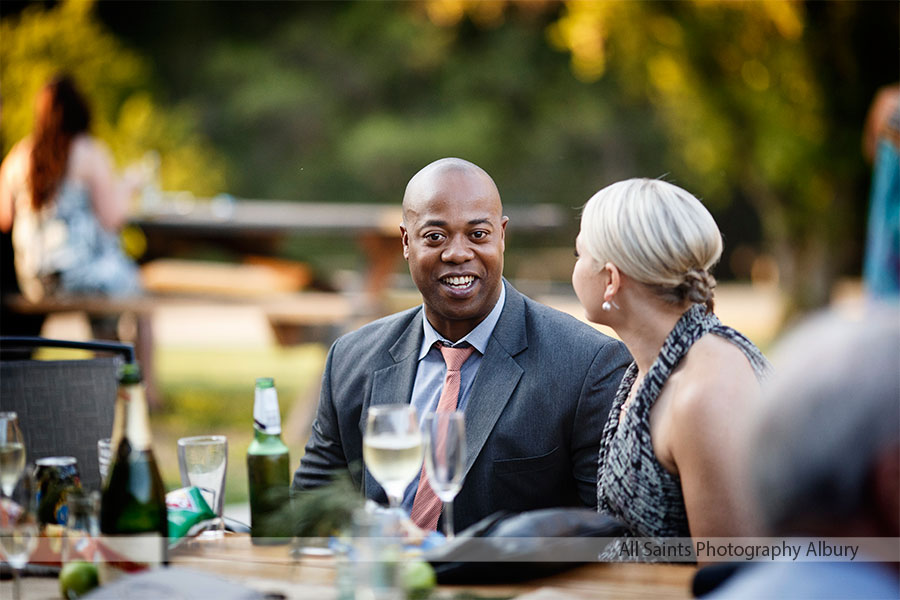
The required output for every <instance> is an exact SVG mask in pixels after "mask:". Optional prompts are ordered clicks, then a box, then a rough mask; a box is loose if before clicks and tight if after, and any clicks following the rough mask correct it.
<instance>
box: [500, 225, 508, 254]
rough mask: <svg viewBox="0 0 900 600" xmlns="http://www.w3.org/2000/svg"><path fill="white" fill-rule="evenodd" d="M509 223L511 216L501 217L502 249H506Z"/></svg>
mask: <svg viewBox="0 0 900 600" xmlns="http://www.w3.org/2000/svg"><path fill="white" fill-rule="evenodd" d="M507 223H509V217H503V218H502V219H500V246H501V248H502V250H503V251H504V252H505V251H506V224H507Z"/></svg>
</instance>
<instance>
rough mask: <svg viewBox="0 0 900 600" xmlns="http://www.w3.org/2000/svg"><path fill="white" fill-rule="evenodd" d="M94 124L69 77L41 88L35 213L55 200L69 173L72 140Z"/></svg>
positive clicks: (33, 168) (33, 173)
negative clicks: (56, 193)
mask: <svg viewBox="0 0 900 600" xmlns="http://www.w3.org/2000/svg"><path fill="white" fill-rule="evenodd" d="M90 123H91V113H90V109H89V108H88V105H87V102H85V100H84V97H83V96H82V95H81V93H80V92H79V91H78V89H77V88H76V87H75V82H73V81H72V79H71V78H70V77H69V76H67V75H60V76H57V77H55V78H54V79H53V80H51V81H50V83H48V84H47V85H45V86H44V87H43V89H41V91H40V94H39V95H38V100H37V109H36V118H35V126H34V133H33V134H32V147H31V164H30V167H29V173H28V174H29V185H30V186H31V203H32V206H33V207H34V208H35V210H38V209H40V208H41V207H42V206H44V205H45V204H46V203H47V202H48V201H49V200H50V199H51V198H52V197H53V194H54V193H55V192H56V188H57V187H58V186H59V183H60V181H62V178H63V176H64V175H65V173H66V165H67V164H68V162H69V150H70V149H71V147H72V138H74V137H75V136H76V135H78V134H79V133H82V132H85V131H87V130H88V127H89V126H90Z"/></svg>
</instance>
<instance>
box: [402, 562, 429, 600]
mask: <svg viewBox="0 0 900 600" xmlns="http://www.w3.org/2000/svg"><path fill="white" fill-rule="evenodd" d="M436 584H437V577H436V576H435V574H434V569H432V568H431V565H430V564H428V562H427V561H424V560H411V561H409V562H407V563H405V564H404V566H403V588H404V589H405V590H406V593H407V595H408V597H410V598H424V597H426V596H427V595H428V592H429V591H430V590H431V589H432V588H433V587H434V586H435V585H436Z"/></svg>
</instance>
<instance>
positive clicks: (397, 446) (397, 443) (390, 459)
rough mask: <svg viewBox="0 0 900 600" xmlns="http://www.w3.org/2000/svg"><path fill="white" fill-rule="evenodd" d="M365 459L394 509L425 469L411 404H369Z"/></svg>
mask: <svg viewBox="0 0 900 600" xmlns="http://www.w3.org/2000/svg"><path fill="white" fill-rule="evenodd" d="M363 460H364V461H365V463H366V468H367V469H368V470H369V472H370V473H372V476H373V477H374V478H375V480H376V481H377V482H378V483H379V484H380V485H381V487H383V488H384V491H385V493H386V494H387V497H388V501H389V502H390V506H391V508H392V509H399V508H400V503H401V502H402V501H403V492H405V491H406V488H407V486H409V484H410V483H411V482H412V480H413V479H415V478H416V475H418V474H419V472H420V471H421V469H422V433H421V432H420V431H419V421H418V418H417V417H416V409H415V408H414V407H413V406H411V405H409V404H385V405H381V406H373V407H370V408H369V410H368V412H367V413H366V431H365V434H364V435H363Z"/></svg>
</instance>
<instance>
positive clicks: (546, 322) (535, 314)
mask: <svg viewBox="0 0 900 600" xmlns="http://www.w3.org/2000/svg"><path fill="white" fill-rule="evenodd" d="M522 297H523V298H524V300H525V308H526V311H527V314H528V315H529V319H528V324H529V327H531V328H533V329H535V330H537V331H541V332H546V333H549V334H551V335H553V336H554V337H566V338H569V339H570V340H571V342H572V343H583V344H589V345H605V344H608V343H619V342H618V341H617V340H615V339H614V338H612V337H610V336H608V335H606V334H605V333H602V332H600V331H598V330H597V329H594V328H593V327H591V326H590V325H588V324H587V323H585V322H583V321H580V320H578V319H576V318H575V317H573V316H572V315H570V314H568V313H565V312H563V311H561V310H559V309H556V308H553V307H552V306H547V305H546V304H542V303H540V302H538V301H537V300H533V299H531V298H529V297H528V296H525V295H524V294H523V295H522Z"/></svg>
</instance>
